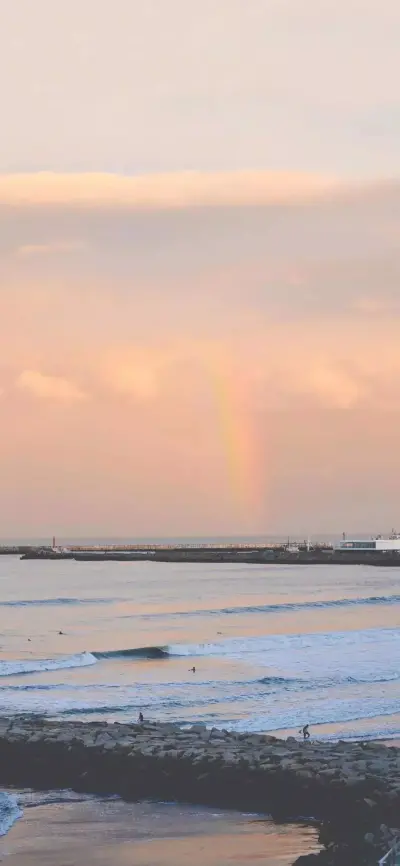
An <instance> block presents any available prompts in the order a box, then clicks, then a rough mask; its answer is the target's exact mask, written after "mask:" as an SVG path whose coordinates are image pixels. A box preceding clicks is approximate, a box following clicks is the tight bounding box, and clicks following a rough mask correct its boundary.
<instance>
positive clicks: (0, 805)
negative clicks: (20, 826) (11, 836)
mask: <svg viewBox="0 0 400 866" xmlns="http://www.w3.org/2000/svg"><path fill="white" fill-rule="evenodd" d="M21 817H22V812H21V809H20V807H19V805H18V800H17V798H16V797H15V796H14V795H13V794H8V793H7V792H6V791H0V836H5V835H6V833H8V831H9V830H10V829H11V827H12V825H13V824H15V822H16V821H17V820H18V818H21Z"/></svg>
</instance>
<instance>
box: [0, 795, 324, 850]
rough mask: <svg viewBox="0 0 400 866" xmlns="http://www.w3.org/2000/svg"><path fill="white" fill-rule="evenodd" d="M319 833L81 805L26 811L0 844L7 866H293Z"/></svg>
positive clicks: (224, 818)
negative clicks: (259, 865)
mask: <svg viewBox="0 0 400 866" xmlns="http://www.w3.org/2000/svg"><path fill="white" fill-rule="evenodd" d="M316 835H317V834H316V831H315V830H314V829H312V828H310V827H302V826H298V825H282V826H277V825H275V824H273V823H272V821H269V820H266V819H262V818H260V817H259V816H249V815H243V814H240V813H235V812H222V811H218V810H211V809H198V808H193V807H190V806H179V805H172V804H153V803H140V804H137V803H135V804H129V803H123V802H122V801H120V800H106V801H99V800H86V801H84V802H80V803H77V802H72V803H52V804H46V805H39V806H34V807H31V808H26V809H25V812H24V816H23V817H22V818H21V819H20V820H19V821H17V823H16V824H14V826H13V828H12V829H11V831H10V833H9V834H8V835H7V836H6V837H4V838H3V839H1V840H0V857H1V859H3V858H4V859H5V861H6V863H7V866H83V864H84V866H110V864H111V863H112V864H113V866H132V864H133V863H135V866H186V864H187V863H190V864H191V866H232V864H234V866H241V864H243V866H244V864H247V863H250V862H254V861H260V862H262V863H263V864H268V866H290V864H292V863H293V862H294V860H295V859H296V857H298V856H299V855H300V854H306V853H310V852H311V851H316V850H318V848H319V846H318V845H317V840H316Z"/></svg>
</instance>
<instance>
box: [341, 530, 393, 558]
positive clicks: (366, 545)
mask: <svg viewBox="0 0 400 866" xmlns="http://www.w3.org/2000/svg"><path fill="white" fill-rule="evenodd" d="M352 550H354V551H355V552H356V553H374V552H376V553H393V552H398V553H400V535H399V533H398V532H394V530H392V533H391V535H389V536H388V537H387V538H383V537H382V535H377V536H376V537H375V538H362V539H351V538H346V534H345V533H343V539H342V541H339V544H336V545H335V547H334V551H335V553H351V551H352Z"/></svg>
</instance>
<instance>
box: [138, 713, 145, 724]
mask: <svg viewBox="0 0 400 866" xmlns="http://www.w3.org/2000/svg"><path fill="white" fill-rule="evenodd" d="M138 722H139V724H140V725H141V724H142V723H143V722H144V718H143V713H139V718H138Z"/></svg>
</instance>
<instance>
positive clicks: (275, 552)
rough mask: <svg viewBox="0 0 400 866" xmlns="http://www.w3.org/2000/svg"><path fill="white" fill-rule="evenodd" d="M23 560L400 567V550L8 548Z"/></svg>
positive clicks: (182, 547) (154, 547)
mask: <svg viewBox="0 0 400 866" xmlns="http://www.w3.org/2000/svg"><path fill="white" fill-rule="evenodd" d="M3 550H4V549H3ZM4 552H8V553H13V554H14V555H15V554H16V553H18V554H20V555H21V558H22V559H50V560H55V559H71V560H76V561H78V562H101V561H111V560H114V561H121V562H130V561H135V560H136V561H137V560H139V561H145V560H147V561H150V562H199V563H207V562H208V563H212V562H214V563H215V562H226V563H246V564H248V565H251V564H256V565H265V564H271V565H373V566H390V567H397V568H399V567H400V552H398V551H388V552H384V551H372V552H364V551H360V550H350V551H340V552H338V551H337V550H334V549H333V548H332V547H331V546H329V545H322V544H321V545H315V546H308V545H307V546H305V545H304V544H303V545H299V546H298V547H297V548H296V549H290V548H288V547H287V546H285V545H274V546H271V545H264V546H262V545H257V546H254V547H253V546H250V545H249V546H246V545H234V544H232V545H224V546H219V545H218V546H216V545H211V544H210V545H201V546H199V547H196V546H194V545H188V546H184V545H177V546H173V545H171V546H170V545H168V546H164V545H153V546H151V545H148V546H146V547H143V546H135V545H131V546H125V547H116V546H115V547H112V546H110V547H72V546H71V547H68V548H51V547H46V548H45V547H29V548H26V547H24V548H17V549H13V550H7V551H5V550H4Z"/></svg>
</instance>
